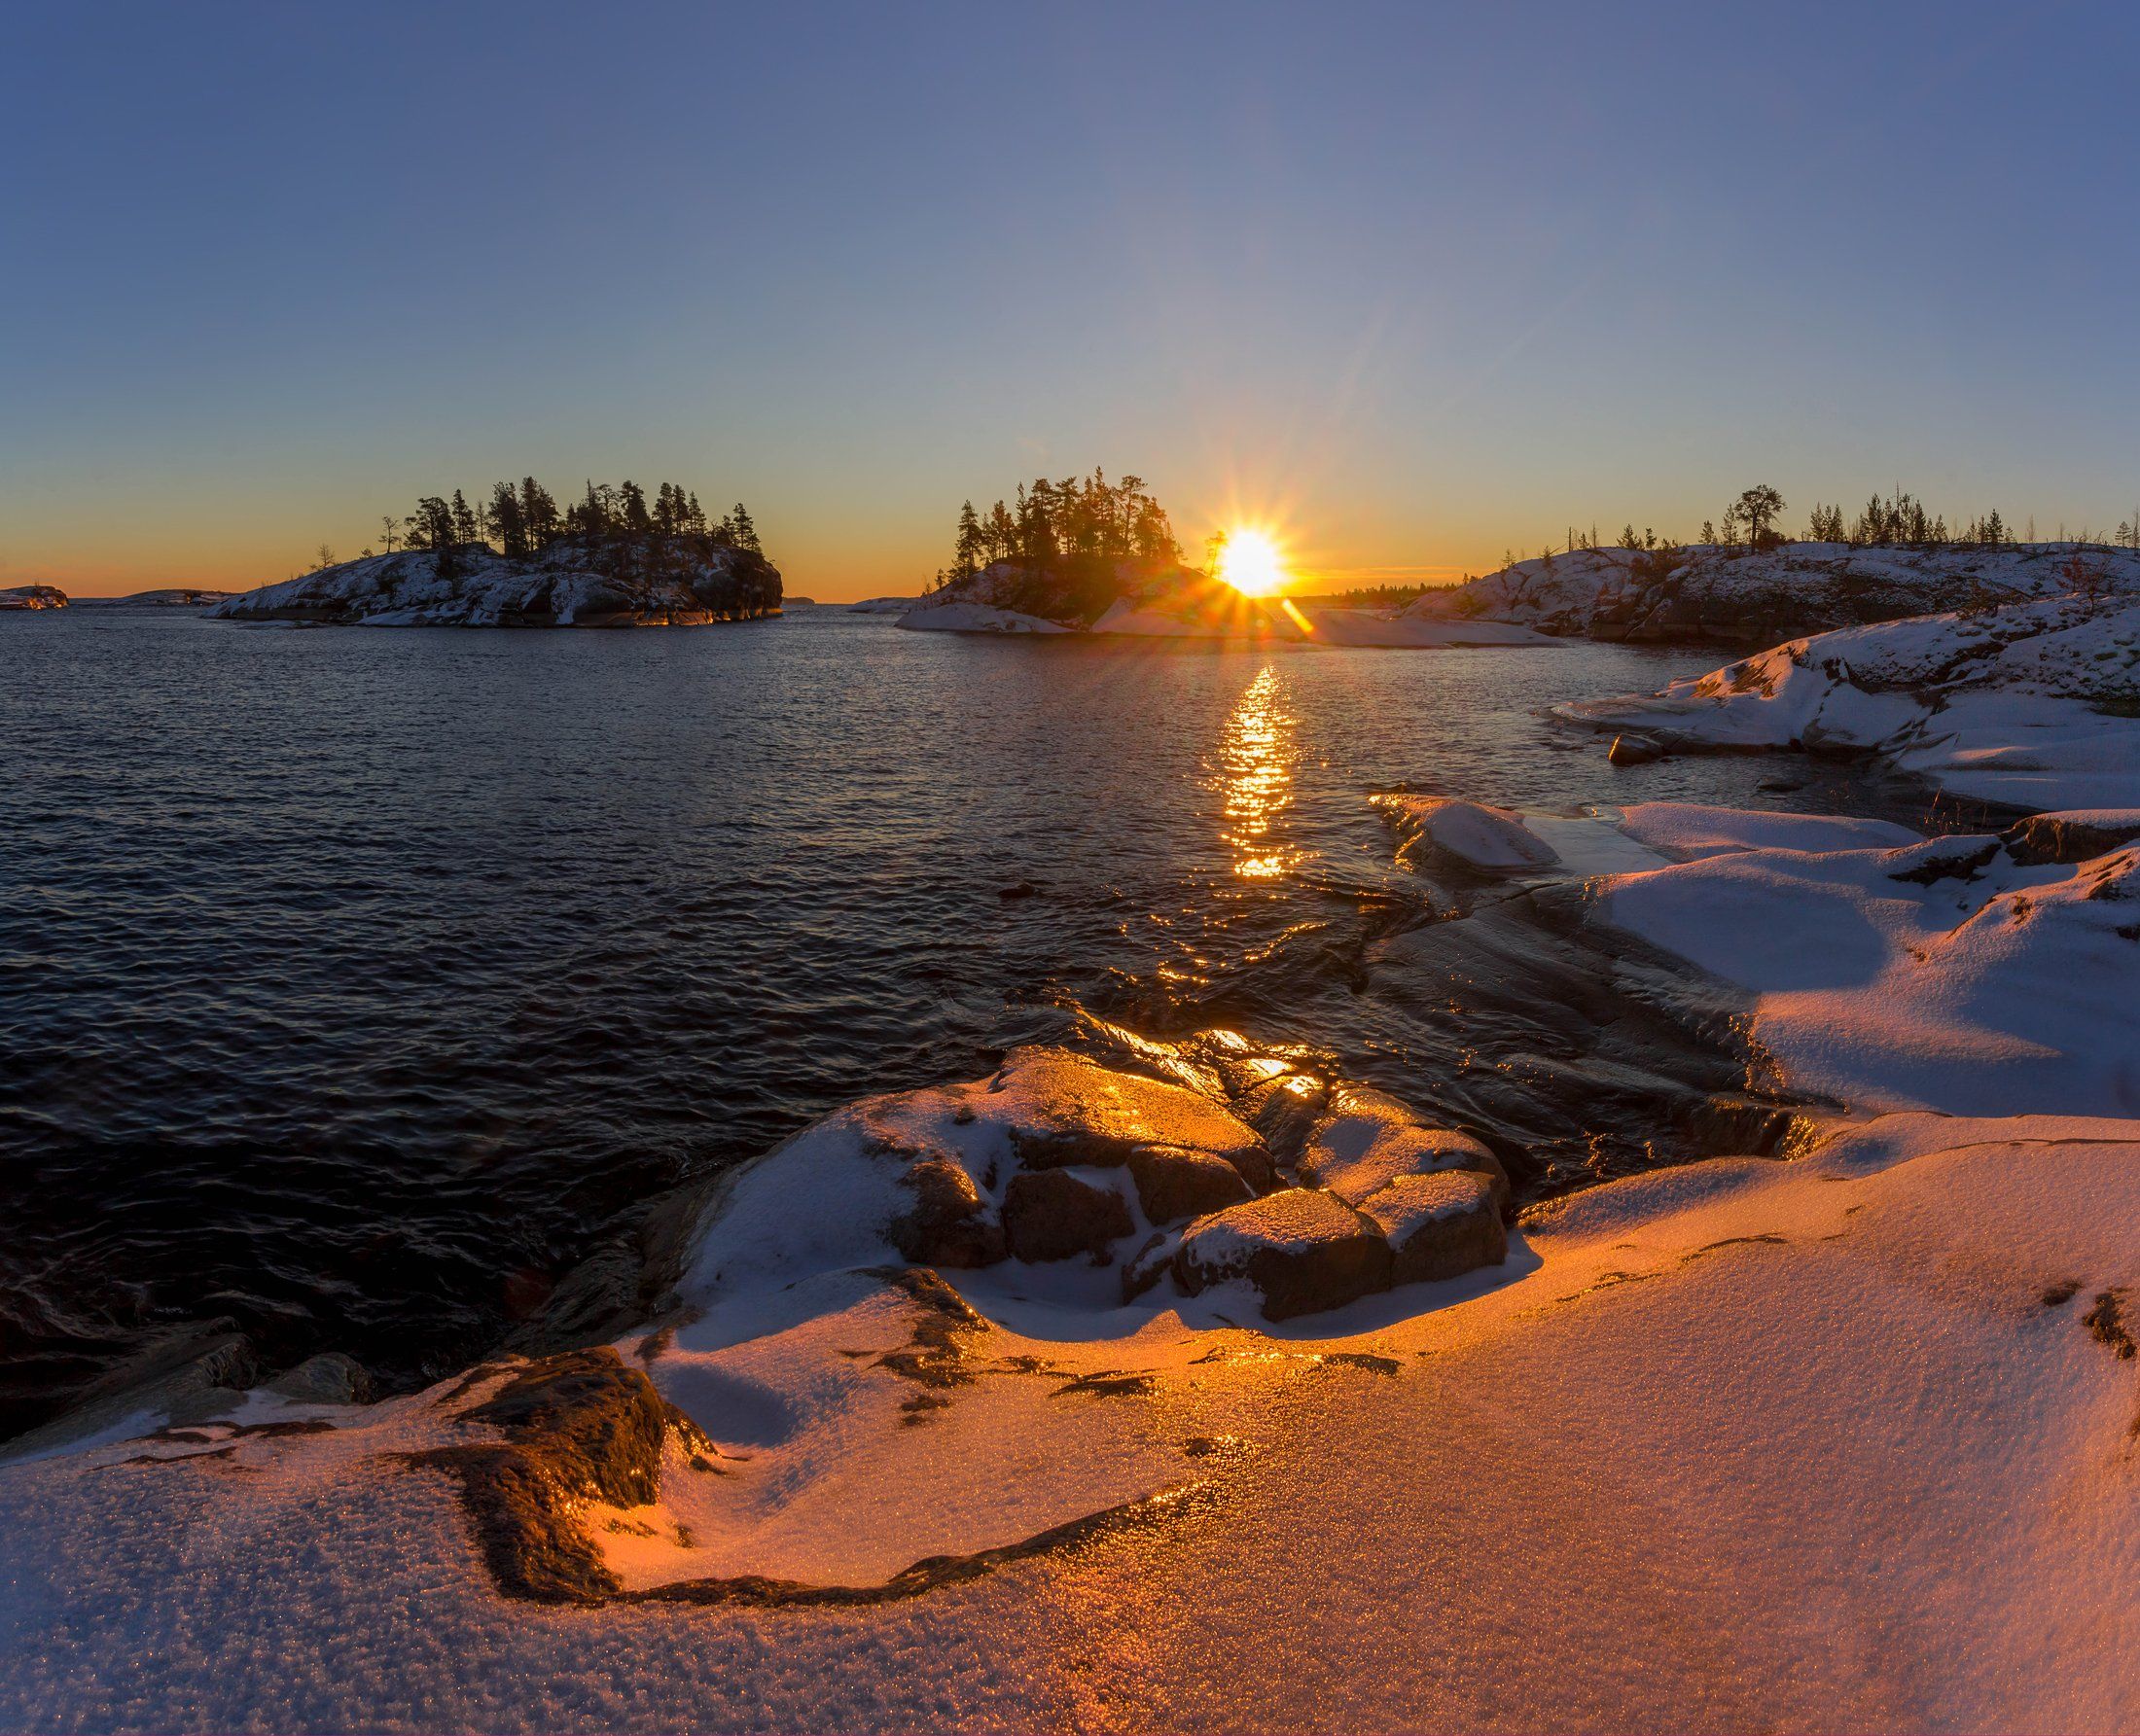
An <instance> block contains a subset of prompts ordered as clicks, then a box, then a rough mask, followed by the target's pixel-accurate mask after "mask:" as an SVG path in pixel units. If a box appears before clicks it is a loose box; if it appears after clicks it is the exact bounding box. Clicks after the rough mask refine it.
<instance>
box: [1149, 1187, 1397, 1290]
mask: <svg viewBox="0 0 2140 1736" xmlns="http://www.w3.org/2000/svg"><path fill="white" fill-rule="evenodd" d="M1393 1269H1394V1258H1393V1257H1392V1255H1391V1253H1390V1248H1389V1244H1388V1243H1387V1242H1385V1241H1384V1240H1383V1239H1382V1236H1381V1233H1380V1231H1379V1230H1378V1229H1377V1228H1376V1227H1375V1225H1374V1224H1373V1223H1372V1222H1370V1221H1368V1220H1367V1219H1365V1218H1363V1217H1361V1216H1360V1214H1359V1213H1358V1212H1356V1211H1354V1210H1353V1209H1352V1208H1351V1207H1350V1206H1348V1205H1346V1204H1345V1203H1344V1201H1342V1200H1340V1199H1339V1198H1337V1195H1335V1194H1331V1193H1323V1192H1319V1191H1314V1190H1311V1189H1309V1188H1304V1187H1289V1188H1286V1189H1284V1190H1282V1191H1280V1192H1277V1193H1268V1194H1266V1195H1264V1196H1263V1197H1262V1198H1261V1199H1252V1200H1249V1201H1247V1202H1245V1203H1244V1204H1241V1205H1237V1206H1230V1207H1228V1208H1227V1209H1226V1210H1225V1211H1223V1212H1218V1213H1214V1214H1213V1215H1212V1216H1211V1217H1209V1218H1200V1219H1198V1220H1197V1221H1196V1222H1195V1223H1193V1224H1191V1225H1190V1226H1189V1229H1188V1230H1187V1232H1186V1233H1184V1235H1183V1237H1182V1244H1181V1247H1180V1249H1179V1250H1178V1251H1177V1252H1176V1254H1175V1256H1174V1281H1175V1282H1176V1283H1177V1284H1179V1285H1180V1286H1181V1287H1182V1289H1183V1290H1184V1291H1185V1292H1186V1293H1189V1294H1190V1295H1195V1294H1197V1293H1200V1292H1202V1291H1204V1290H1206V1289H1208V1288H1209V1287H1210V1286H1212V1285H1214V1284H1223V1283H1225V1282H1226V1281H1227V1280H1229V1279H1231V1278H1246V1279H1247V1280H1248V1282H1249V1283H1250V1284H1251V1285H1253V1286H1254V1287H1255V1289H1256V1290H1257V1292H1258V1293H1259V1294H1260V1295H1261V1296H1262V1298H1263V1311H1264V1317H1265V1318H1266V1320H1289V1319H1291V1318H1293V1317H1294V1316H1296V1315H1301V1314H1319V1313H1321V1312H1322V1311H1323V1310H1325V1309H1328V1308H1337V1307H1341V1306H1343V1304H1345V1303H1346V1302H1350V1301H1355V1300H1357V1299H1358V1298H1359V1297H1361V1296H1364V1295H1370V1294H1373V1293H1374V1292H1376V1291H1379V1290H1387V1289H1388V1288H1389V1286H1390V1274H1391V1272H1392V1270H1393Z"/></svg>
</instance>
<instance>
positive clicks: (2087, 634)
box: [1553, 593, 2140, 810]
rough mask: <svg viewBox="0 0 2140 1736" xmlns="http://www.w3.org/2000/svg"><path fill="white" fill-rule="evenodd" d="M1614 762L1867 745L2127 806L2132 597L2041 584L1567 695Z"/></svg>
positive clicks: (2012, 786)
mask: <svg viewBox="0 0 2140 1736" xmlns="http://www.w3.org/2000/svg"><path fill="white" fill-rule="evenodd" d="M1553 712H1554V714H1555V715H1556V716H1558V717H1560V718H1563V719H1565V720H1566V721H1567V722H1569V723H1573V724H1581V725H1583V726H1587V727H1588V728H1591V729H1596V730H1600V731H1609V732H1612V733H1613V734H1614V735H1615V737H1616V741H1615V750H1616V751H1615V755H1614V762H1615V763H1616V764H1641V763H1643V762H1647V761H1650V760H1654V759H1657V758H1658V757H1659V756H1660V755H1662V754H1665V753H1675V754H1680V753H1719V752H1723V753H1731V752H1765V751H1774V750H1784V751H1791V752H1799V753H1806V754H1813V755H1817V756H1821V757H1824V758H1831V759H1858V758H1866V757H1875V756H1876V757H1878V758H1879V759H1881V760H1883V761H1885V762H1888V763H1889V764H1891V765H1893V766H1895V767H1896V768H1897V769H1899V770H1902V771H1907V772H1913V773H1916V774H1918V775H1921V776H1924V777H1927V778H1930V779H1931V780H1933V781H1934V782H1936V783H1938V784H1939V785H1940V786H1941V787H1942V788H1944V789H1945V790H1947V791H1949V792H1951V793H1952V794H1954V795H1957V796H1966V797H1972V798H1974V799H1977V800H1980V801H1986V802H1992V803H1996V804H1998V805H2001V806H2007V807H2014V808H2038V809H2046V810H2049V809H2076V808H2092V807H2109V808H2129V807H2134V806H2140V722H2136V721H2135V720H2136V719H2140V595H2132V594H2124V595H2121V594H2117V593H2112V594H2107V595H2096V596H2078V597H2053V598H2050V599H2046V600H2043V601H2037V602H2021V603H2008V604H2005V605H2003V606H2001V607H1998V608H1991V609H1975V610H1963V611H1956V612H1950V613H1946V614H1941V615H1925V616H1917V617H1912V618H1911V619H1909V620H1894V621H1885V622H1882V623H1880V624H1878V625H1874V626H1863V627H1848V628H1840V629H1837V631H1834V632H1829V633H1820V634H1815V635H1813V636H1811V637H1809V638H1801V639H1793V640H1790V641H1788V642H1786V643H1785V644H1782V645H1778V646H1774V647H1772V648H1771V649H1769V650H1767V651H1765V652H1763V653H1761V654H1760V655H1757V656H1750V657H1744V658H1741V659H1740V660H1739V661H1738V662H1735V663H1729V664H1727V665H1725V666H1724V667H1723V668H1721V669H1712V670H1711V671H1709V673H1708V674H1706V675H1702V676H1697V677H1693V678H1690V679H1686V680H1681V681H1675V682H1673V683H1672V684H1671V685H1670V686H1669V687H1667V688H1665V689H1664V690H1663V691H1661V692H1658V693H1654V694H1648V695H1643V694H1632V693H1629V694H1622V695H1620V696H1618V697H1615V698H1599V699H1581V700H1573V701H1569V702H1566V703H1563V704H1560V705H1556V706H1554V707H1553Z"/></svg>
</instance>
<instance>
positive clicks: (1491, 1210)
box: [1360, 1170, 1509, 1284]
mask: <svg viewBox="0 0 2140 1736" xmlns="http://www.w3.org/2000/svg"><path fill="white" fill-rule="evenodd" d="M1360 1212H1361V1215H1362V1216H1363V1217H1365V1218H1368V1219H1370V1220H1371V1221H1372V1222H1373V1223H1374V1225H1375V1227H1376V1228H1377V1229H1379V1230H1380V1231H1381V1232H1382V1238H1383V1240H1384V1241H1386V1242H1387V1243H1388V1244H1389V1248H1390V1254H1391V1256H1392V1258H1393V1265H1392V1271H1391V1277H1392V1282H1394V1283H1397V1284H1428V1283H1432V1282H1434V1281H1435V1280H1436V1279H1440V1278H1456V1277H1461V1276H1462V1275H1463V1274H1464V1273H1466V1272H1472V1271H1477V1270H1478V1269H1479V1268H1480V1266H1492V1265H1499V1264H1500V1263H1501V1262H1502V1261H1503V1260H1504V1259H1506V1258H1508V1255H1509V1238H1508V1232H1507V1231H1506V1230H1504V1229H1503V1228H1502V1227H1501V1207H1500V1205H1499V1203H1498V1202H1497V1201H1496V1200H1495V1198H1494V1195H1493V1187H1492V1186H1491V1184H1490V1183H1489V1182H1488V1180H1487V1178H1486V1177H1484V1176H1482V1175H1480V1174H1478V1173H1477V1172H1476V1171H1472V1170H1443V1171H1441V1172H1439V1173H1438V1174H1434V1175H1417V1176H1400V1177H1398V1178H1397V1180H1395V1181H1394V1182H1391V1183H1390V1184H1389V1185H1388V1186H1387V1187H1383V1188H1381V1189H1380V1190H1378V1191H1377V1192H1375V1193H1374V1194H1373V1195H1371V1196H1370V1197H1369V1198H1368V1199H1367V1200H1366V1202H1365V1203H1363V1204H1362V1205H1361V1207H1360Z"/></svg>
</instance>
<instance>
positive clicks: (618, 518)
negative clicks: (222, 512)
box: [319, 477, 765, 569]
mask: <svg viewBox="0 0 2140 1736" xmlns="http://www.w3.org/2000/svg"><path fill="white" fill-rule="evenodd" d="M565 542H573V543H579V544H582V545H597V546H603V547H609V548H612V549H625V550H629V549H658V550H667V551H672V552H676V553H692V552H697V553H711V552H712V551H713V550H714V549H747V550H748V551H749V552H750V553H753V554H763V553H764V552H765V549H764V546H763V545H762V544H761V543H760V542H759V540H758V526H757V525H756V524H755V523H754V522H753V521H752V519H751V515H750V513H749V510H748V509H747V508H745V507H744V505H743V503H742V502H741V501H738V502H736V504H735V506H734V507H733V508H732V509H731V510H730V511H729V512H727V513H724V514H722V515H721V516H720V517H719V518H718V519H710V518H708V517H707V515H706V513H705V510H704V509H703V508H702V507H700V506H699V504H698V496H697V495H696V494H695V493H693V492H691V491H690V490H688V489H684V488H680V487H678V486H677V485H676V484H675V483H674V482H663V483H661V484H660V485H659V486H658V487H657V488H656V489H655V491H654V497H653V499H652V500H651V501H650V500H649V499H648V498H647V491H646V490H645V489H644V488H642V487H641V486H640V485H639V484H638V483H637V482H634V481H630V480H628V479H627V480H625V481H623V482H618V483H614V484H613V483H609V482H595V481H589V483H588V484H587V491H586V492H585V493H584V494H583V495H582V496H581V497H580V498H579V499H578V500H576V501H573V502H572V503H571V504H570V505H568V506H566V507H564V508H563V509H562V510H560V509H559V508H558V505H557V501H556V497H555V496H553V494H552V493H551V492H550V490H549V489H547V488H545V487H544V486H543V485H542V484H541V483H540V482H538V481H537V480H536V479H535V478H533V477H522V478H520V480H519V483H518V485H517V486H516V485H515V484H513V483H511V482H496V483H493V484H492V485H491V489H490V497H489V499H487V500H482V499H481V498H479V500H478V502H477V504H476V505H474V506H471V505H470V504H469V502H468V499H467V497H466V496H465V495H464V494H462V492H461V491H460V490H459V489H458V488H456V489H454V490H453V493H452V496H451V497H450V498H448V497H446V496H445V495H439V494H427V495H425V496H424V497H423V498H422V499H421V500H419V501H418V502H417V503H416V510H415V511H414V512H413V513H410V514H407V515H405V516H404V517H401V518H396V517H395V516H394V515H393V514H391V513H389V514H385V515H384V516H382V517H381V518H380V519H379V544H380V549H379V551H380V552H381V553H385V554H392V553H393V552H394V551H395V549H429V550H431V551H433V552H434V553H436V554H437V555H438V556H439V558H440V565H441V567H442V569H446V568H448V567H449V564H450V563H453V561H454V557H455V556H456V555H457V554H458V553H459V551H461V550H463V549H472V548H482V549H491V550H493V551H495V552H497V553H500V554H503V555H504V556H505V557H506V558H507V559H508V560H524V559H526V558H527V557H528V556H529V555H532V554H540V553H541V552H542V551H543V550H544V549H549V548H551V547H553V546H554V545H555V544H558V543H565ZM364 552H365V554H367V555H369V554H371V553H372V550H371V549H365V551H364ZM319 554H320V565H322V566H332V565H333V564H334V554H333V551H332V550H330V549H327V548H326V547H325V546H324V545H322V547H321V548H320V550H319Z"/></svg>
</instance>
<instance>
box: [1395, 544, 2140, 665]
mask: <svg viewBox="0 0 2140 1736" xmlns="http://www.w3.org/2000/svg"><path fill="white" fill-rule="evenodd" d="M2076 568H2078V569H2079V570H2081V571H2082V572H2084V573H2085V574H2086V575H2088V577H2089V582H2091V583H2099V584H2100V585H2102V586H2103V587H2104V588H2105V589H2107V590H2110V591H2112V592H2116V593H2121V594H2124V595H2127V596H2130V595H2134V594H2140V550H2136V549H2124V548H2106V547H2103V546H2101V545H2096V544H2085V545H2084V544H2074V543H2024V544H2005V545H2002V546H2000V547H1997V548H1986V547H1978V546H1974V545H1969V544H1949V545H1946V546H1944V547H1939V548H1878V547H1875V548H1864V549H1859V548H1852V547H1850V546H1848V545H1846V544H1842V543H1786V544H1783V545H1782V546H1780V547H1778V548H1775V549H1763V550H1761V551H1760V552H1758V553H1757V552H1753V551H1750V550H1747V549H1714V548H1707V547H1694V548H1691V549H1647V550H1645V549H1571V550H1569V551H1567V552H1565V553H1560V554H1551V555H1541V556H1539V557H1537V558H1536V559H1532V560H1520V561H1517V562H1516V563H1515V564H1514V565H1513V566H1510V567H1506V568H1504V569H1502V570H1501V571H1499V572H1495V573H1488V574H1487V575H1486V576H1485V577H1483V578H1481V579H1475V580H1472V581H1471V582H1470V583H1468V584H1466V585H1458V586H1454V587H1452V588H1450V589H1447V590H1436V591H1429V592H1427V593H1426V594H1425V595H1424V596H1422V597H1420V598H1419V599H1418V600H1417V601H1416V602H1414V603H1413V604H1412V605H1411V606H1410V607H1409V609H1408V610H1406V611H1405V619H1407V620H1503V621H1516V622H1521V623H1522V624H1524V625H1527V626H1532V627H1536V628H1538V629H1540V630H1541V631H1543V632H1547V633H1553V634H1565V635H1570V636H1576V637H1582V638H1589V639H1608V640H1623V641H1627V642H1629V643H1635V644H1707V645H1728V646H1736V647H1740V648H1746V649H1751V648H1754V647H1758V646H1764V645H1773V644H1775V643H1777V642H1778V641H1779V640H1784V639H1794V638H1798V637H1800V636H1801V635H1804V634H1809V633H1819V632H1824V631H1827V630H1829V629H1831V628H1836V627H1845V626H1856V625H1863V624H1868V623H1871V622H1874V621H1883V620H1900V619H1902V618H1904V617H1906V616H1912V615H1927V614H1932V613H1934V612H1936V611H1940V610H1950V609H1980V608H1987V607H1991V606H1994V605H1997V604H2000V603H2011V602H2020V601H2027V600H2030V599H2034V598H2041V597H2051V596H2061V595H2064V594H2065V593H2066V592H2068V591H2070V590H2072V589H2073V588H2074V573H2075V570H2076Z"/></svg>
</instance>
